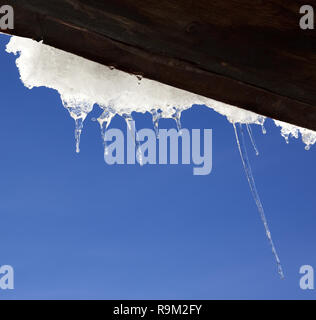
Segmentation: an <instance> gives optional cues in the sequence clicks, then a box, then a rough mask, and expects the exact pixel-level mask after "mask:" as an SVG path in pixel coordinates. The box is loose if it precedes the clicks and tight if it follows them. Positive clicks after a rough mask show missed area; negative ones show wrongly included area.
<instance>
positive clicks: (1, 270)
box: [0, 265, 14, 290]
mask: <svg viewBox="0 0 316 320" xmlns="http://www.w3.org/2000/svg"><path fill="white" fill-rule="evenodd" d="M7 289H10V290H13V289H14V270H13V268H12V267H11V266H9V265H3V266H0V290H7Z"/></svg>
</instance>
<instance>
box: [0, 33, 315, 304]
mask: <svg viewBox="0 0 316 320" xmlns="http://www.w3.org/2000/svg"><path fill="white" fill-rule="evenodd" d="M7 42H8V38H7V37H6V36H4V35H1V36H0V64H1V78H0V91H1V102H0V104H1V106H0V148H1V158H0V177H1V179H0V215H1V216H0V217H1V228H0V230H1V231H0V265H3V264H10V265H12V266H13V267H14V269H15V290H12V291H2V290H0V299H17V298H18V299H21V298H26V299H35V298H37V299H38V298H39V299H85V298H86V299H279V298H284V299H302V298H303V299H315V298H316V291H308V292H307V291H302V290H301V289H300V288H299V278H300V275H299V273H298V271H299V267H300V266H301V265H303V264H310V265H312V266H314V267H315V268H316V254H315V252H316V232H315V230H316V210H315V207H316V197H315V180H316V170H315V160H316V147H312V148H311V150H310V151H309V152H307V151H305V150H304V145H303V144H302V143H301V141H298V140H295V139H292V140H291V142H290V144H289V145H287V144H286V143H285V141H284V140H283V138H282V137H281V136H280V134H279V129H278V128H276V127H275V126H274V125H273V124H272V122H271V121H268V122H267V124H266V128H267V134H266V135H262V133H261V128H260V127H257V126H255V127H253V132H254V136H255V139H256V142H257V145H258V148H259V151H260V156H259V157H256V156H255V154H254V152H252V149H251V145H250V143H249V144H248V147H249V148H248V152H249V155H250V161H251V162H252V167H253V172H254V175H255V179H256V183H257V188H258V191H259V193H260V196H261V199H262V202H263V205H264V207H265V211H266V215H267V219H268V222H269V224H270V229H271V232H272V235H273V238H274V242H275V245H276V247H277V249H278V252H279V256H280V259H281V262H282V264H283V268H284V272H285V276H286V278H285V280H280V278H279V276H278V274H277V271H276V265H275V261H274V259H273V256H272V253H271V249H270V246H269V243H268V241H267V239H266V237H265V233H264V228H263V225H262V223H261V221H260V218H259V214H258V212H257V209H256V206H255V203H254V201H253V199H252V196H251V193H250V190H249V186H248V183H247V180H246V177H245V174H244V171H243V167H242V163H241V160H240V156H239V153H238V149H237V146H236V141H235V137H234V132H233V128H232V126H231V125H230V124H229V123H228V121H226V119H225V118H224V117H222V116H220V115H218V114H216V113H215V112H213V111H212V110H210V109H208V108H206V107H194V108H192V109H191V110H188V111H185V112H184V113H183V115H182V124H183V127H185V128H188V129H191V128H200V129H203V128H212V129H213V170H212V172H211V174H210V175H208V176H193V175H192V166H190V165H185V166H182V165H165V166H163V165H157V166H144V167H139V166H136V165H129V166H128V165H123V166H109V165H107V164H105V163H104V160H103V147H102V142H101V138H100V132H99V127H98V125H97V123H95V122H93V121H91V118H93V117H96V116H98V115H99V114H100V109H98V108H97V107H95V109H94V111H93V112H92V113H91V114H90V115H89V116H88V118H87V120H86V121H85V126H84V131H83V134H82V139H81V153H80V154H79V155H78V154H76V153H75V146H74V121H73V120H72V119H71V118H70V117H69V115H68V112H67V111H66V110H65V109H64V108H63V106H62V104H61V101H60V98H59V96H58V93H57V92H55V91H53V90H49V89H46V88H35V89H33V90H29V89H27V88H25V87H24V86H23V84H22V83H21V81H20V79H19V74H18V70H17V68H16V66H15V57H14V56H13V55H9V54H7V53H6V52H5V51H4V49H5V44H6V43H7ZM135 119H136V126H137V128H138V129H139V128H142V127H147V128H152V122H151V116H150V115H149V114H145V115H142V114H135ZM160 125H161V127H164V128H171V127H175V123H174V121H172V120H162V121H161V122H160ZM111 127H115V128H120V129H122V130H125V123H124V121H123V120H122V119H121V118H120V117H115V119H114V120H113V122H112V124H111ZM248 142H249V141H248Z"/></svg>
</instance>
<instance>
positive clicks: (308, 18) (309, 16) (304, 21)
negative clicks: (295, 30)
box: [300, 4, 314, 30]
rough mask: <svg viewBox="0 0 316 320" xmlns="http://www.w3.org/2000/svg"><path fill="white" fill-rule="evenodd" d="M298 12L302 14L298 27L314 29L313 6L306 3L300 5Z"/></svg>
mask: <svg viewBox="0 0 316 320" xmlns="http://www.w3.org/2000/svg"><path fill="white" fill-rule="evenodd" d="M300 14H303V16H302V17H301V19H300V28H301V29H302V30H313V29H314V8H313V7H312V6H310V5H308V4H306V5H304V6H301V8H300Z"/></svg>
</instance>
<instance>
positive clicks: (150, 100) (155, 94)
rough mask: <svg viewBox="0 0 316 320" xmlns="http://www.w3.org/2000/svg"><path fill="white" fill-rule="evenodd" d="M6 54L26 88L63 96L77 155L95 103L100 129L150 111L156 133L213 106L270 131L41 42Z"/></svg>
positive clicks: (291, 130)
mask: <svg viewBox="0 0 316 320" xmlns="http://www.w3.org/2000/svg"><path fill="white" fill-rule="evenodd" d="M7 52H9V53H14V54H17V53H20V56H19V57H18V58H17V60H16V65H17V67H18V69H19V71H20V77H21V80H22V82H23V83H24V85H25V86H26V87H28V88H30V89H31V88H33V87H40V86H45V87H48V88H51V89H55V90H57V91H58V92H59V94H60V96H61V100H62V102H63V105H64V106H65V107H66V108H67V109H68V111H69V113H70V115H71V116H72V117H73V118H74V119H75V120H76V133H75V134H76V140H77V145H76V150H77V151H79V140H80V133H81V131H82V125H83V121H84V119H85V118H86V116H87V114H88V113H89V112H90V111H91V110H92V109H93V106H94V105H95V104H97V105H98V106H99V107H100V108H101V109H103V110H104V113H103V114H102V115H101V116H100V117H99V119H98V121H99V123H100V125H101V128H102V125H103V122H106V127H107V126H108V125H109V123H110V121H111V118H112V117H113V116H114V115H115V114H119V115H124V114H125V115H130V114H131V113H132V112H133V111H136V112H147V111H149V112H151V113H152V114H153V120H154V123H155V129H157V126H158V121H159V119H160V118H174V119H175V120H176V121H177V126H178V127H179V126H180V117H181V112H182V111H183V110H185V109H188V108H190V107H191V106H192V105H194V104H195V105H206V106H208V107H209V108H211V109H213V110H215V111H216V112H218V113H220V114H221V115H223V116H226V117H227V119H228V121H230V122H231V123H246V124H251V123H254V124H260V125H261V126H262V129H263V133H264V132H265V129H264V127H263V124H264V121H265V117H264V116H261V115H258V114H255V113H253V112H251V111H246V110H243V109H240V108H237V107H235V106H231V105H227V104H225V103H222V102H219V101H216V100H213V99H209V98H206V97H202V96H199V95H196V94H193V93H190V92H187V91H184V90H181V89H177V88H173V87H171V86H168V85H165V84H162V83H159V82H156V81H152V80H149V79H145V78H141V77H140V76H136V75H131V74H128V73H125V72H122V71H119V70H116V69H114V68H112V67H107V66H103V65H101V64H98V63H96V62H93V61H90V60H87V59H84V58H81V57H79V56H76V55H74V54H71V53H68V52H64V51H62V50H59V49H56V48H53V47H50V46H48V45H45V44H43V43H42V42H36V41H34V40H31V39H27V38H21V37H11V39H10V42H9V43H8V45H7ZM158 110H159V112H160V113H159V114H158V113H157V111H158ZM104 119H105V120H104ZM275 124H276V125H277V126H280V127H281V134H282V136H283V137H284V138H285V139H286V140H288V137H289V136H293V137H296V138H297V137H298V134H299V133H300V134H301V136H302V141H303V142H304V143H305V144H306V149H309V147H310V146H311V145H312V144H314V143H315V142H316V132H314V131H311V130H307V129H304V128H299V127H296V126H293V125H290V124H287V123H284V122H281V121H275Z"/></svg>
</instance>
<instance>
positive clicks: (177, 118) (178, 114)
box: [172, 108, 182, 132]
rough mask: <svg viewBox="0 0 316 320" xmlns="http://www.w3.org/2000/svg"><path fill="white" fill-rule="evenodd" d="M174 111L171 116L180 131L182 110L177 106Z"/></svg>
mask: <svg viewBox="0 0 316 320" xmlns="http://www.w3.org/2000/svg"><path fill="white" fill-rule="evenodd" d="M174 110H175V113H174V114H173V115H172V118H173V119H174V120H175V121H176V124H177V129H178V131H179V132H181V112H182V110H180V109H178V108H174Z"/></svg>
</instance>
